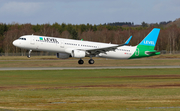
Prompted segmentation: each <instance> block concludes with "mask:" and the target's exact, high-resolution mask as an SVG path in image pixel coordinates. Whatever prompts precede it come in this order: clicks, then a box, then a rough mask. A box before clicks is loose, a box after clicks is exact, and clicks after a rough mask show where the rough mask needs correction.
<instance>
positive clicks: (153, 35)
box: [139, 28, 160, 49]
mask: <svg viewBox="0 0 180 111" xmlns="http://www.w3.org/2000/svg"><path fill="white" fill-rule="evenodd" d="M159 32H160V29H158V28H154V29H153V30H152V31H151V32H150V33H149V34H148V35H147V36H146V37H145V38H144V39H143V40H142V41H141V43H139V45H143V46H148V47H149V49H154V47H155V46H156V41H157V39H158V35H159Z"/></svg>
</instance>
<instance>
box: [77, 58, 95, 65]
mask: <svg viewBox="0 0 180 111" xmlns="http://www.w3.org/2000/svg"><path fill="white" fill-rule="evenodd" d="M78 63H79V64H84V61H83V60H82V59H80V60H79V61H78ZM88 63H89V64H94V60H93V59H90V60H89V61H88Z"/></svg>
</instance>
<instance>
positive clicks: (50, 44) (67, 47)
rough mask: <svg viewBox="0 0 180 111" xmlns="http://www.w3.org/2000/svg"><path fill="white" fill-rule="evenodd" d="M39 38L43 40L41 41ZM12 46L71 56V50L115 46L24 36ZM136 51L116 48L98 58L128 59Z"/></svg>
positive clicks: (125, 47) (128, 47) (134, 48)
mask: <svg viewBox="0 0 180 111" xmlns="http://www.w3.org/2000/svg"><path fill="white" fill-rule="evenodd" d="M41 37H42V38H43V39H41ZM13 44H14V45H15V46H17V47H19V48H23V49H28V50H36V51H49V52H56V53H67V54H71V52H72V50H75V49H77V50H79V49H80V50H82V49H83V50H87V49H98V48H104V47H113V46H117V44H108V43H100V42H90V41H81V40H72V39H63V38H55V37H46V36H36V35H26V36H22V37H20V38H19V39H17V40H15V41H14V42H13ZM135 51H136V46H134V47H132V46H121V47H117V49H116V50H115V51H109V52H106V53H100V54H99V55H98V57H105V58H112V59H128V58H130V57H131V56H132V55H133V54H134V52H135Z"/></svg>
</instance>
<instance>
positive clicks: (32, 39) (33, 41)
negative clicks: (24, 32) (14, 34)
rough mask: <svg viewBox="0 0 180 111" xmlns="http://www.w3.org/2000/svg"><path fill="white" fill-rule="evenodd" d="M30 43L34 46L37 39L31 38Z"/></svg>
mask: <svg viewBox="0 0 180 111" xmlns="http://www.w3.org/2000/svg"><path fill="white" fill-rule="evenodd" d="M30 42H31V44H32V45H34V44H35V37H33V36H31V40H30Z"/></svg>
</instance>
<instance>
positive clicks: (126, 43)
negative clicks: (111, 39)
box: [124, 36, 132, 45]
mask: <svg viewBox="0 0 180 111" xmlns="http://www.w3.org/2000/svg"><path fill="white" fill-rule="evenodd" d="M131 38H132V36H130V37H129V38H128V40H127V41H126V42H125V43H124V45H128V44H129V42H130V40H131Z"/></svg>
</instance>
